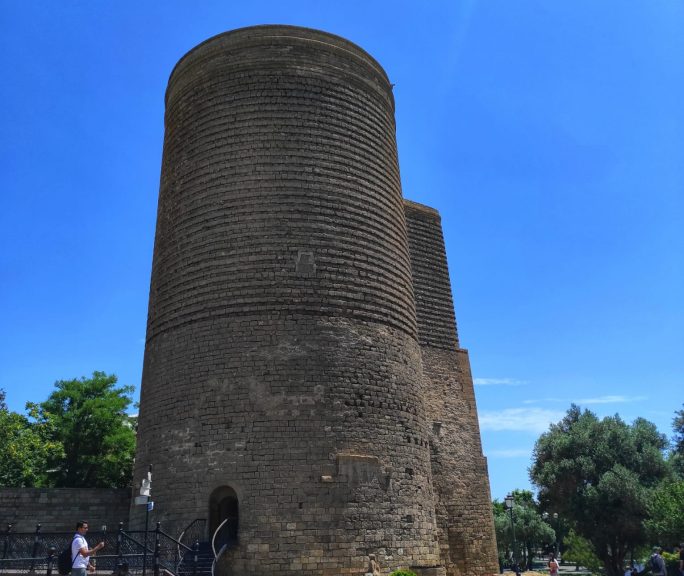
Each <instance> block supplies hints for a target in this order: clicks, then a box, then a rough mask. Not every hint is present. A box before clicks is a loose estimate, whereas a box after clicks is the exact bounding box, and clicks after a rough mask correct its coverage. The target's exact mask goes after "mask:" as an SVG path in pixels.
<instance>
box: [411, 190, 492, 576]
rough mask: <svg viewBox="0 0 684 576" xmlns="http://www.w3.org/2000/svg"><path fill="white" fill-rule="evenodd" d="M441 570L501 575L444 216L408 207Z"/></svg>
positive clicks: (452, 575) (417, 206)
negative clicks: (453, 292) (460, 339)
mask: <svg viewBox="0 0 684 576" xmlns="http://www.w3.org/2000/svg"><path fill="white" fill-rule="evenodd" d="M404 208H405V212H406V226H407V229H408V240H409V247H410V252H411V266H412V270H413V287H414V293H415V305H416V316H417V323H418V340H419V342H420V347H421V354H422V360H423V380H424V386H423V389H424V391H425V403H426V407H427V414H428V418H429V419H430V421H431V429H430V453H431V460H432V475H433V478H434V491H435V496H436V514H437V524H438V533H439V536H438V538H439V545H440V552H441V557H442V563H443V565H444V567H445V568H446V573H447V575H448V576H456V575H462V574H473V575H476V574H493V573H496V572H497V571H498V562H497V558H498V555H497V549H496V541H495V536H494V519H493V516H492V508H491V501H490V489H489V478H488V475H487V462H486V459H485V458H484V456H483V454H482V445H481V440H480V427H479V424H478V420H477V408H476V405H475V394H474V390H473V379H472V376H471V372H470V362H469V360H468V352H467V351H466V350H464V349H462V348H460V346H459V342H458V335H457V331H456V321H455V316H454V307H453V300H452V295H451V283H450V280H449V271H448V268H447V260H446V251H445V247H444V238H443V235H442V225H441V219H440V216H439V213H438V212H437V211H436V210H434V209H432V208H429V207H427V206H423V205H421V204H416V203H414V202H409V201H405V203H404Z"/></svg>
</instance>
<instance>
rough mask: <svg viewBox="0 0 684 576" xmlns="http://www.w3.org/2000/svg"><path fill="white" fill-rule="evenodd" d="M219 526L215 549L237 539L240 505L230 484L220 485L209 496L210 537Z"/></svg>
mask: <svg viewBox="0 0 684 576" xmlns="http://www.w3.org/2000/svg"><path fill="white" fill-rule="evenodd" d="M224 522H225V523H224ZM222 524H223V526H221V525H222ZM219 527H221V530H220V531H219V533H218V534H216V542H215V543H216V549H217V551H218V549H220V548H221V547H222V546H223V545H225V544H230V543H232V542H236V541H237V539H238V530H239V528H240V507H239V504H238V497H237V494H236V492H235V490H233V489H232V488H231V487H230V486H220V487H218V488H216V490H214V491H213V492H212V493H211V496H209V537H210V538H213V537H214V534H215V533H216V530H217V529H218V528H219Z"/></svg>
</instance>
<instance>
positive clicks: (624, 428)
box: [530, 405, 669, 576]
mask: <svg viewBox="0 0 684 576" xmlns="http://www.w3.org/2000/svg"><path fill="white" fill-rule="evenodd" d="M666 447H667V439H666V438H665V436H664V435H662V434H660V433H658V431H657V429H656V427H655V425H654V424H652V423H651V422H648V421H646V420H644V419H641V418H639V419H637V420H635V421H634V423H633V424H631V425H629V424H626V423H625V422H624V421H622V420H621V419H620V417H619V416H617V415H616V416H612V417H607V418H604V419H603V420H599V419H598V418H597V417H596V415H595V414H593V413H592V412H590V411H588V410H585V411H583V412H582V411H581V410H580V408H579V407H577V406H575V405H572V406H571V407H570V409H569V410H568V412H567V414H566V416H565V417H564V418H563V420H561V421H560V422H559V423H557V424H552V425H551V427H550V429H549V431H548V432H546V433H544V434H542V435H541V437H540V438H539V439H538V440H537V442H536V444H535V448H534V452H533V461H532V466H531V468H530V478H531V480H532V482H533V483H534V484H535V485H536V486H537V487H538V488H539V498H540V502H541V505H542V507H544V508H546V509H553V510H557V511H558V512H559V514H562V516H563V517H564V518H566V519H568V520H569V521H570V522H571V523H572V524H573V525H574V526H575V530H576V532H577V534H578V535H579V536H582V537H584V538H586V539H587V540H589V541H590V542H591V544H592V545H593V547H594V551H595V553H596V556H597V557H598V558H599V559H600V560H601V561H602V562H603V564H604V567H605V568H606V572H607V574H608V575H609V576H618V575H621V574H622V573H623V572H622V566H623V562H624V559H625V555H626V553H627V552H628V551H629V550H633V549H635V548H637V547H638V546H640V545H642V544H643V543H645V541H646V538H647V535H646V531H645V529H644V520H645V519H646V518H648V515H649V501H650V494H651V493H652V491H653V490H654V489H655V488H656V486H657V485H658V484H659V483H660V482H661V481H662V480H663V479H664V478H666V477H667V476H668V473H669V467H668V465H667V462H666V461H665V458H664V450H665V449H666Z"/></svg>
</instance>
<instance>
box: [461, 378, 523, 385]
mask: <svg viewBox="0 0 684 576" xmlns="http://www.w3.org/2000/svg"><path fill="white" fill-rule="evenodd" d="M473 384H475V386H521V385H522V384H526V382H525V381H524V380H516V379H515V378H474V379H473Z"/></svg>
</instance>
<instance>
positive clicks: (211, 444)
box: [132, 26, 484, 576]
mask: <svg viewBox="0 0 684 576" xmlns="http://www.w3.org/2000/svg"><path fill="white" fill-rule="evenodd" d="M424 355H425V352H424V351H423V356H424ZM424 383H425V382H424V376H423V374H422V370H421V346H420V345H419V343H418V329H417V325H416V315H415V306H414V298H413V290H412V273H411V262H410V256H409V248H408V242H407V233H406V220H405V215H404V205H403V201H402V197H401V186H400V180H399V170H398V165H397V152H396V140H395V125H394V101H393V97H392V92H391V87H390V84H389V82H388V79H387V76H386V74H385V73H384V71H383V70H382V68H381V67H380V66H379V65H378V64H377V62H376V61H375V60H374V59H373V58H371V57H370V56H369V55H368V54H367V53H366V52H364V51H363V50H361V49H360V48H358V47H357V46H355V45H353V44H351V43H350V42H348V41H346V40H344V39H342V38H339V37H336V36H333V35H330V34H326V33H323V32H318V31H314V30H309V29H303V28H296V27H288V26H263V27H255V28H248V29H241V30H237V31H234V32H229V33H226V34H222V35H219V36H216V37H214V38H212V39H210V40H208V41H206V42H204V43H203V44H201V45H199V46H198V47H196V48H195V49H193V50H192V51H191V52H189V53H188V54H187V55H186V56H185V57H183V59H181V61H180V62H179V63H178V65H177V66H176V68H175V69H174V71H173V73H172V75H171V78H170V80H169V85H168V89H167V94H166V116H165V137H164V152H163V161H162V174H161V183H160V192H159V206H158V218H157V231H156V238H155V248H154V260H153V268H152V280H151V288H150V303H149V316H148V326H147V338H146V345H145V359H144V369H143V382H142V392H141V406H140V416H139V431H138V452H137V457H136V470H135V478H136V482H138V481H139V479H140V478H141V477H142V476H143V475H144V473H145V471H146V470H147V468H148V465H149V464H153V465H154V478H153V484H152V493H153V496H154V501H155V510H154V512H153V520H159V521H162V522H163V523H164V526H167V527H169V526H177V527H179V528H180V527H182V525H183V524H186V523H187V522H189V521H190V520H192V519H194V518H209V520H210V522H214V523H215V522H217V521H218V520H217V518H218V519H220V514H221V508H220V507H219V508H218V509H213V508H211V506H212V505H213V503H215V502H216V501H217V499H218V498H219V496H220V497H223V496H221V495H226V494H229V495H231V496H230V498H232V500H231V505H230V507H229V508H230V510H231V513H230V514H231V515H232V516H231V522H234V523H235V531H236V534H237V545H236V546H235V547H233V548H232V549H231V550H230V552H229V553H228V555H227V556H226V558H225V561H224V562H223V564H222V566H223V569H224V571H225V572H226V573H228V574H242V575H250V574H253V575H259V576H265V575H286V574H287V575H289V574H297V575H314V574H315V575H331V576H332V575H335V576H339V575H343V574H360V573H363V572H364V569H365V568H366V567H367V565H368V564H367V557H368V554H372V553H374V554H376V555H377V556H378V558H379V559H380V563H381V565H382V566H383V567H384V568H385V570H387V571H389V568H390V567H393V568H396V567H398V566H416V567H423V573H425V574H427V573H430V574H444V570H443V568H437V566H438V565H439V564H440V543H438V537H437V529H436V517H435V507H434V493H433V485H432V476H431V468H430V467H431V462H430V439H429V426H428V417H427V415H426V409H425V403H424V395H423V386H424ZM472 410H473V413H474V406H472ZM432 419H433V418H432V417H430V420H432ZM481 465H482V467H483V468H482V469H483V470H484V464H483V463H481ZM226 498H228V496H226ZM217 515H218V516H217ZM132 516H133V523H134V524H137V525H139V523H140V510H139V509H135V508H133V510H132ZM238 517H239V522H238ZM170 529H171V528H169V530H170ZM429 567H432V568H431V569H430V568H429Z"/></svg>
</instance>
